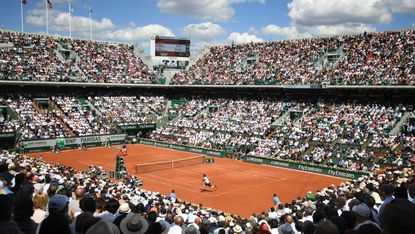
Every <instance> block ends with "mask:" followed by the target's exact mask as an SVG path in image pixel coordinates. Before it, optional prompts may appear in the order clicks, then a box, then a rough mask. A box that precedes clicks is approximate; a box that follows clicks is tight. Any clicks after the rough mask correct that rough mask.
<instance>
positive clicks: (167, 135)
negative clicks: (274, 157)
mask: <svg viewBox="0 0 415 234" xmlns="http://www.w3.org/2000/svg"><path fill="white" fill-rule="evenodd" d="M294 105H295V104H294V103H293V102H272V101H269V100H259V101H258V100H247V99H235V100H231V99H207V100H201V99H194V100H191V101H189V102H186V103H182V104H180V105H179V106H178V107H173V108H172V112H173V113H175V114H177V115H178V116H177V118H175V119H173V120H171V121H169V122H168V126H167V127H165V128H160V129H156V130H155V131H153V132H152V134H151V135H150V138H152V139H157V140H171V141H175V142H177V143H179V144H187V145H193V146H198V147H205V148H216V149H233V148H237V150H236V151H237V152H239V151H241V150H245V149H246V147H247V146H248V145H252V144H253V143H255V142H256V141H258V140H260V139H261V138H262V137H263V136H264V135H266V134H267V133H268V131H269V130H270V127H271V124H272V122H273V121H275V120H276V119H277V118H278V117H279V116H280V115H281V114H282V113H283V110H284V108H289V107H290V106H294ZM196 106H198V107H197V108H196ZM177 108H180V109H181V110H177Z"/></svg>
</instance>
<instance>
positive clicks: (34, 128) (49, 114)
mask: <svg viewBox="0 0 415 234" xmlns="http://www.w3.org/2000/svg"><path fill="white" fill-rule="evenodd" d="M6 101H7V104H8V105H9V106H10V107H11V108H12V109H13V111H14V112H15V113H16V114H17V115H18V117H19V120H20V123H18V122H17V121H16V124H15V125H14V127H15V130H16V131H17V132H18V134H19V138H20V139H45V138H59V137H66V136H68V133H67V132H66V131H65V129H64V128H63V126H62V125H61V123H60V121H59V120H58V117H57V116H56V114H55V113H54V112H53V111H48V110H47V109H43V110H42V112H43V113H40V112H39V111H38V110H36V109H35V108H34V105H35V104H34V103H33V102H34V101H32V100H31V99H30V98H27V97H22V96H19V97H18V98H8V99H7V100H6Z"/></svg>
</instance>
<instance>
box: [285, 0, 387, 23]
mask: <svg viewBox="0 0 415 234" xmlns="http://www.w3.org/2000/svg"><path fill="white" fill-rule="evenodd" d="M383 1H385V0H383ZM288 8H289V14H288V15H289V16H290V17H291V20H292V21H293V23H294V24H298V25H304V26H314V25H337V24H343V23H361V24H375V23H382V24H386V23H390V22H391V20H392V14H391V12H390V11H389V10H388V8H387V7H385V4H384V2H382V0H365V1H362V0H337V1H333V0H314V1H310V0H293V1H292V2H291V3H289V4H288Z"/></svg>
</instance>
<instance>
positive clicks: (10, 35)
mask: <svg viewBox="0 0 415 234" xmlns="http://www.w3.org/2000/svg"><path fill="white" fill-rule="evenodd" d="M1 43H4V44H5V45H3V46H1V47H0V80H28V81H69V80H71V79H72V78H75V79H77V80H82V79H83V78H82V76H81V72H80V71H79V69H78V68H77V67H76V66H75V64H74V62H73V61H71V60H60V59H59V58H58V57H57V55H56V53H58V50H57V48H58V47H57V45H56V43H55V41H54V38H53V37H50V36H45V35H35V34H23V33H17V32H8V31H1V30H0V44H1Z"/></svg>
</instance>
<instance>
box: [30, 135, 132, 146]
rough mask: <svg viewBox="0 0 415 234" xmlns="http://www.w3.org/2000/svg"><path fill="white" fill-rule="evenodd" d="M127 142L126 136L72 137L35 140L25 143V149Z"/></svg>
mask: <svg viewBox="0 0 415 234" xmlns="http://www.w3.org/2000/svg"><path fill="white" fill-rule="evenodd" d="M123 140H125V134H116V135H101V136H86V137H71V138H59V139H48V140H34V141H23V147H24V148H25V149H31V148H38V147H48V146H49V147H52V146H55V145H56V144H58V146H61V145H63V146H68V145H79V144H81V143H99V142H105V141H123Z"/></svg>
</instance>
